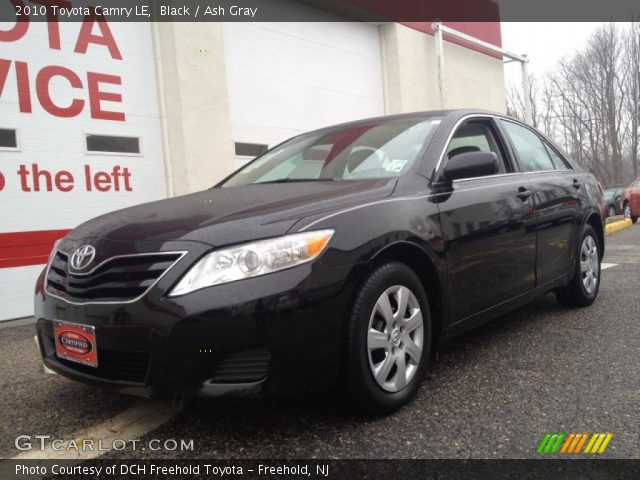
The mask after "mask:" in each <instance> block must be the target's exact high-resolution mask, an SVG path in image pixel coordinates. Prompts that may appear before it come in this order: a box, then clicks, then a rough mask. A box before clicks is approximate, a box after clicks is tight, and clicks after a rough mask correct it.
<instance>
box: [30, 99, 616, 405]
mask: <svg viewBox="0 0 640 480" xmlns="http://www.w3.org/2000/svg"><path fill="white" fill-rule="evenodd" d="M212 161H213V160H212ZM602 203H603V202H602V190H601V187H600V185H599V184H598V183H597V181H596V179H595V178H594V177H593V176H592V175H591V174H589V173H586V172H585V171H583V170H582V169H581V168H580V167H578V166H577V165H576V164H574V163H573V162H572V161H571V160H570V159H569V158H567V157H566V155H564V154H563V153H561V151H560V150H559V149H558V148H557V147H555V146H554V145H553V144H552V143H551V142H550V141H548V140H547V139H546V138H544V137H543V136H542V135H541V134H539V133H538V132H537V131H535V130H533V129H532V128H530V127H528V126H527V125H525V124H523V123H521V122H519V121H517V120H514V119H511V118H508V117H505V116H502V115H499V114H494V113H488V112H481V111H471V110H462V111H441V112H426V113H415V114H404V115H397V116H389V117H382V118H375V119H368V120H361V121H357V122H352V123H348V124H343V125H339V126H335V127H329V128H325V129H322V130H318V131H314V132H311V133H306V134H303V135H300V136H298V137H295V138H293V139H291V140H288V141H286V142H284V143H282V144H280V145H278V146H276V147H275V148H273V149H271V150H270V151H268V152H267V153H265V154H264V155H262V156H260V157H258V158H256V159H255V160H254V161H252V162H250V163H249V164H247V165H246V166H244V167H243V168H241V169H239V170H238V171H236V172H235V173H233V174H232V175H231V176H229V177H228V178H226V179H225V180H223V181H222V182H221V183H219V184H218V185H216V186H215V187H213V188H211V189H209V190H205V191H202V192H198V193H193V194H190V195H185V196H181V197H177V198H170V199H167V200H162V201H158V202H153V203H148V204H144V205H140V206H135V207H131V208H127V209H124V210H120V211H117V212H114V213H110V214H107V215H103V216H101V217H98V218H95V219H93V220H90V221H88V222H86V223H84V224H82V225H80V226H79V227H77V228H76V229H74V230H73V231H71V233H69V234H68V235H67V236H66V237H65V238H64V239H62V240H61V241H60V242H59V243H58V244H57V246H56V247H55V248H54V251H53V252H52V254H51V258H50V260H49V262H48V265H47V267H46V268H45V270H44V271H43V272H42V274H41V275H40V278H39V279H38V282H37V285H36V295H35V312H36V319H37V333H38V339H39V343H40V350H41V354H42V356H43V359H44V363H45V364H46V366H47V367H49V368H50V369H52V370H54V371H56V372H58V373H59V374H61V375H64V376H67V377H69V378H72V379H75V380H79V381H82V382H86V383H90V384H95V385H100V386H107V387H112V388H115V389H117V390H119V391H122V392H127V393H132V394H139V395H144V396H172V395H181V396H182V395H201V396H227V395H273V394H276V393H278V394H280V393H293V392H303V391H310V390H311V391H313V390H317V389H320V388H326V387H330V386H335V385H340V386H341V387H340V388H342V389H344V391H345V392H347V393H348V394H349V396H350V397H351V398H352V399H353V400H354V401H355V402H356V404H358V405H359V406H360V407H361V408H363V409H365V410H366V411H369V412H371V413H376V414H384V413H389V412H392V411H394V410H395V409H397V408H399V407H400V406H402V405H403V404H405V403H407V402H408V401H409V400H410V399H411V398H412V397H413V396H414V394H415V393H416V390H417V389H418V387H419V385H420V381H421V377H422V376H423V373H424V371H425V369H426V368H427V364H428V361H429V356H430V352H431V350H432V348H433V346H434V344H435V343H436V342H437V341H441V340H444V339H447V338H450V337H452V336H454V335H457V334H459V333H461V332H462V331H464V330H466V329H469V328H472V327H475V326H477V325H479V324H481V323H483V322H485V321H488V320H490V319H492V318H494V317H496V316H498V315H503V314H505V313H507V312H508V311H510V310H513V309H514V308H517V307H518V306H520V305H523V304H524V303H526V302H529V301H531V300H532V299H534V298H535V297H537V296H539V295H541V294H544V293H546V292H549V291H555V292H556V294H557V297H558V299H559V300H560V302H561V303H562V304H565V305H568V306H586V305H589V304H591V303H592V302H593V301H594V299H595V298H596V296H597V294H598V288H599V282H600V261H601V258H602V255H603V252H604V235H603V221H602V216H601V212H600V206H601V205H602Z"/></svg>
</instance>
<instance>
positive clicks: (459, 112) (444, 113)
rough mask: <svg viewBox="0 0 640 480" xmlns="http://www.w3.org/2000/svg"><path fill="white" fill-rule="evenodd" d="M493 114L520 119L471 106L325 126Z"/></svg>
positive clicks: (383, 116)
mask: <svg viewBox="0 0 640 480" xmlns="http://www.w3.org/2000/svg"><path fill="white" fill-rule="evenodd" d="M474 114H477V115H492V116H498V117H503V118H512V119H513V120H516V121H520V120H518V119H517V118H513V117H510V116H509V115H506V114H504V113H500V112H494V111H491V110H480V109H470V108H460V109H450V110H423V111H417V112H407V113H395V114H391V115H380V116H378V117H368V118H362V119H358V120H352V121H350V122H344V123H339V124H335V125H330V126H327V127H325V128H336V127H348V126H351V125H360V124H363V123H370V122H376V121H379V122H382V121H386V120H397V119H403V118H431V117H447V118H454V119H455V118H458V117H459V118H462V117H465V116H467V115H474ZM325 128H321V129H319V130H317V131H320V130H324V129H325Z"/></svg>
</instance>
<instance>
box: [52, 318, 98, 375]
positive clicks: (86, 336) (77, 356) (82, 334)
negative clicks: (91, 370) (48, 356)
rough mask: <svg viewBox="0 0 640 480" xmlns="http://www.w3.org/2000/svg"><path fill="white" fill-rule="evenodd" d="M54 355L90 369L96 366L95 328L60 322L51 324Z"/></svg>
mask: <svg viewBox="0 0 640 480" xmlns="http://www.w3.org/2000/svg"><path fill="white" fill-rule="evenodd" d="M53 336H54V338H55V341H56V355H57V356H58V357H59V358H64V359H65V360H70V361H72V362H78V363H82V364H84V365H88V366H90V367H97V366H98V350H97V348H96V332H95V327H92V326H90V325H77V324H74V323H65V322H60V321H57V320H56V321H54V322H53Z"/></svg>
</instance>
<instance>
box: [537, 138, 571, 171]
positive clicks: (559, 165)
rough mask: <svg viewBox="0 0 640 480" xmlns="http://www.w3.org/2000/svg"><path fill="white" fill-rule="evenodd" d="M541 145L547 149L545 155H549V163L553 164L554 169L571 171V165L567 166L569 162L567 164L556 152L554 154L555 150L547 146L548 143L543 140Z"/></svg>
mask: <svg viewBox="0 0 640 480" xmlns="http://www.w3.org/2000/svg"><path fill="white" fill-rule="evenodd" d="M542 143H544V146H545V147H546V149H547V153H548V154H549V156H550V157H551V161H552V162H553V165H554V166H555V167H556V169H557V170H571V169H572V168H571V164H569V162H567V161H566V160H565V159H564V157H562V156H561V155H560V154H559V153H558V152H556V150H555V149H554V148H553V147H552V146H551V145H549V143H548V142H545V141H544V140H543V141H542Z"/></svg>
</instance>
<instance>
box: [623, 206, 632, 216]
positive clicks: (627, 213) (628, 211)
mask: <svg viewBox="0 0 640 480" xmlns="http://www.w3.org/2000/svg"><path fill="white" fill-rule="evenodd" d="M624 218H631V206H630V205H629V204H626V205H625V206H624Z"/></svg>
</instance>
